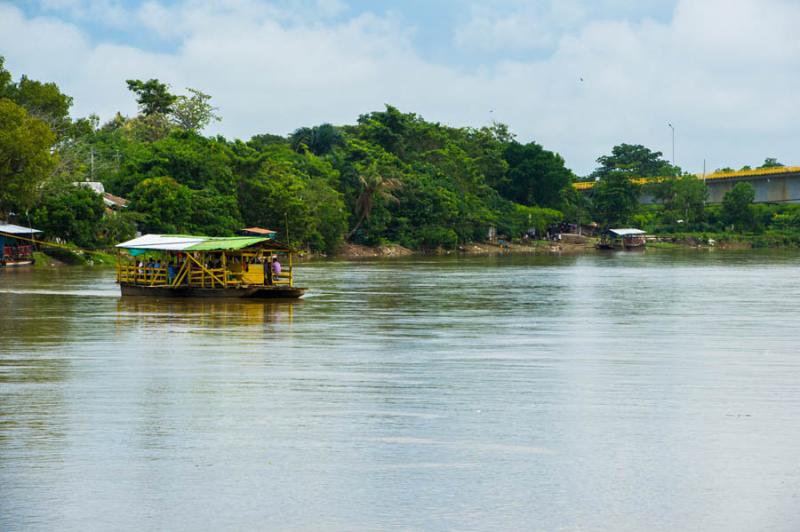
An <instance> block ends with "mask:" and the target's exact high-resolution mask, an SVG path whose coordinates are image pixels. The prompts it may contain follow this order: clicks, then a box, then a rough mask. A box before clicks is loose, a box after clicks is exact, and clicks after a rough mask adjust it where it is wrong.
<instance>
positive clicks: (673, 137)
mask: <svg viewBox="0 0 800 532" xmlns="http://www.w3.org/2000/svg"><path fill="white" fill-rule="evenodd" d="M667 125H668V126H669V128H670V129H671V130H672V166H673V168H674V167H675V128H674V127H673V126H672V124H667Z"/></svg>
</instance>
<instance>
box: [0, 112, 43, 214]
mask: <svg viewBox="0 0 800 532" xmlns="http://www.w3.org/2000/svg"><path fill="white" fill-rule="evenodd" d="M54 142H55V135H54V134H53V132H52V131H51V130H50V128H49V127H47V124H45V123H44V122H42V121H41V120H39V119H36V118H32V117H31V116H29V115H28V112H27V111H25V109H23V108H22V107H20V106H19V105H17V104H15V103H14V102H12V101H11V100H8V99H5V98H0V217H2V218H5V215H6V214H7V213H8V212H9V210H11V209H12V208H15V209H27V208H30V207H31V206H32V205H33V203H34V199H35V195H36V191H37V190H38V188H39V186H40V185H41V184H42V183H43V182H44V181H45V179H46V178H47V177H48V175H49V173H50V171H51V170H52V169H53V168H54V167H55V164H56V161H57V157H56V156H55V155H54V154H53V153H52V152H51V148H52V146H53V143H54Z"/></svg>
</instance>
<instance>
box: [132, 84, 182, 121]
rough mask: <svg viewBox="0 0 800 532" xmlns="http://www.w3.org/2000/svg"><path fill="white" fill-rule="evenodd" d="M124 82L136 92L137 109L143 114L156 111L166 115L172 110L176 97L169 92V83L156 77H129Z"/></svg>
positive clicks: (147, 114)
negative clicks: (141, 78) (142, 79)
mask: <svg viewBox="0 0 800 532" xmlns="http://www.w3.org/2000/svg"><path fill="white" fill-rule="evenodd" d="M125 82H126V83H127V84H128V90H130V91H131V92H133V93H134V94H136V101H137V103H138V104H139V111H140V112H141V113H142V114H143V115H145V116H150V115H152V114H156V113H158V114H162V115H168V114H170V113H171V112H172V110H173V106H174V105H175V102H176V101H177V99H178V97H177V96H175V95H174V94H172V93H170V92H169V85H167V84H166V83H161V82H160V81H158V80H157V79H149V80H147V81H141V80H138V79H129V80H126V81H125Z"/></svg>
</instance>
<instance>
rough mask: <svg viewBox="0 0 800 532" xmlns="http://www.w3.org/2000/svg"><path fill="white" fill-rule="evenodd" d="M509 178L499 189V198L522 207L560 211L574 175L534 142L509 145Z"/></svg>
mask: <svg viewBox="0 0 800 532" xmlns="http://www.w3.org/2000/svg"><path fill="white" fill-rule="evenodd" d="M505 159H506V161H507V162H508V169H509V170H508V177H507V178H506V180H504V182H502V183H501V184H500V185H499V186H498V187H497V188H498V191H499V192H500V194H501V195H502V196H503V197H505V198H508V199H510V200H511V201H514V202H516V203H521V204H523V205H538V206H540V207H558V206H559V205H560V204H561V200H562V195H561V194H562V191H563V190H564V189H565V188H567V187H569V186H570V183H571V181H572V172H570V171H569V170H568V169H567V168H566V167H565V166H564V159H563V158H562V157H561V156H560V155H558V154H557V153H553V152H550V151H547V150H545V149H544V148H542V147H541V146H540V145H538V144H536V143H535V142H531V143H529V144H520V143H518V142H516V141H514V142H511V143H510V144H508V146H507V147H506V150H505Z"/></svg>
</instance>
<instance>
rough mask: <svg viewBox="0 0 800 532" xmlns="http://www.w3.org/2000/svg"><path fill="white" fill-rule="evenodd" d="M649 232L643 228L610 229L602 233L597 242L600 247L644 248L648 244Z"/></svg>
mask: <svg viewBox="0 0 800 532" xmlns="http://www.w3.org/2000/svg"><path fill="white" fill-rule="evenodd" d="M646 234H647V233H646V232H645V231H642V230H641V229H633V228H626V229H608V230H607V231H605V232H603V234H602V235H600V241H599V242H598V243H597V248H598V249H622V250H629V251H630V250H643V249H644V247H645V245H646V244H647V239H646V238H645V235H646Z"/></svg>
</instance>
